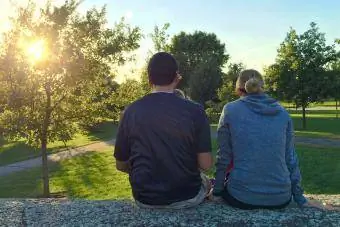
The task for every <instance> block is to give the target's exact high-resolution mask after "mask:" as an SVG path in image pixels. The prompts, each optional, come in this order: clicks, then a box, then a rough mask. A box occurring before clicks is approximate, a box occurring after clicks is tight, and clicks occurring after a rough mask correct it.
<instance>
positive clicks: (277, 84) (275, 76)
mask: <svg viewBox="0 0 340 227" xmlns="http://www.w3.org/2000/svg"><path fill="white" fill-rule="evenodd" d="M335 59H336V52H335V47H334V45H327V44H326V39H325V35H324V34H323V33H321V32H320V31H319V29H318V27H317V25H316V24H315V23H311V25H310V28H309V29H308V30H307V31H305V32H304V33H302V34H301V35H298V34H297V33H296V31H295V30H294V29H291V30H290V31H289V32H288V34H287V36H286V38H285V40H284V41H283V43H282V44H281V45H280V48H279V49H278V54H277V58H276V63H275V64H274V65H272V66H270V67H268V68H267V69H266V70H265V72H266V77H267V83H268V84H269V86H271V88H270V90H271V91H272V92H274V93H275V94H276V96H281V97H282V98H284V99H285V100H292V101H294V102H295V103H296V105H297V106H298V107H302V109H303V122H304V124H303V127H304V128H305V127H306V117H305V109H306V108H307V106H308V105H309V104H310V103H313V102H318V101H321V100H322V99H323V98H324V93H323V90H324V89H325V79H324V76H325V73H324V72H325V67H326V66H327V64H329V63H331V62H332V61H334V60H335Z"/></svg>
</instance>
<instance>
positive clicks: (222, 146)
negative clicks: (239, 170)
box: [213, 107, 232, 196]
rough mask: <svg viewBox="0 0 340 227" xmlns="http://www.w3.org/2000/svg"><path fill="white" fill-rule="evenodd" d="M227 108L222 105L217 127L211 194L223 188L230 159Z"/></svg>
mask: <svg viewBox="0 0 340 227" xmlns="http://www.w3.org/2000/svg"><path fill="white" fill-rule="evenodd" d="M227 114H228V113H227V108H226V107H224V108H223V111H222V113H221V117H220V120H219V123H218V128H217V147H218V150H217V158H216V159H217V160H216V173H215V185H214V190H213V194H214V195H215V196H219V195H220V193H221V192H222V191H223V189H224V181H225V177H226V170H227V166H228V165H229V164H230V162H231V160H232V145H231V135H230V130H229V123H228V115H227Z"/></svg>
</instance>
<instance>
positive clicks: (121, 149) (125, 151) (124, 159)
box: [114, 111, 130, 173]
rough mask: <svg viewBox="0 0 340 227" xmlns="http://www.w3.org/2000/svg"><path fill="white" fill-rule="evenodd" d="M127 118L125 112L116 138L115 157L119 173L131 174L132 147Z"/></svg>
mask: <svg viewBox="0 0 340 227" xmlns="http://www.w3.org/2000/svg"><path fill="white" fill-rule="evenodd" d="M127 127H128V125H127V117H126V113H125V111H124V113H123V116H122V117H121V120H120V123H119V127H118V133H117V137H116V143H115V150H114V157H115V159H116V168H117V170H119V171H122V172H125V173H130V164H129V158H130V146H129V141H128V128H127Z"/></svg>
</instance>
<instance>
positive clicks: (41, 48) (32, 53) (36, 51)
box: [26, 39, 45, 63]
mask: <svg viewBox="0 0 340 227" xmlns="http://www.w3.org/2000/svg"><path fill="white" fill-rule="evenodd" d="M44 53H45V42H44V40H42V39H41V40H36V41H34V42H32V43H30V44H29V45H28V46H27V49H26V54H27V56H28V57H30V58H31V61H32V62H33V63H35V62H37V61H40V60H42V59H43V58H44Z"/></svg>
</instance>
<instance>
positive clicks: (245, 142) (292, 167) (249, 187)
mask: <svg viewBox="0 0 340 227" xmlns="http://www.w3.org/2000/svg"><path fill="white" fill-rule="evenodd" d="M263 85H264V82H263V78H262V76H261V75H260V73H259V72H257V71H256V70H245V71H243V72H242V73H241V74H240V76H239V78H238V80H237V83H236V92H237V93H238V94H239V95H240V96H241V98H240V99H238V100H237V101H235V102H231V103H228V104H227V105H226V106H225V107H224V109H223V112H222V114H221V117H220V121H219V126H218V131H217V141H218V154H217V163H216V176H215V185H214V189H213V198H214V199H218V197H220V198H223V199H224V200H225V201H226V202H227V203H228V204H229V205H231V206H233V207H237V208H240V209H259V208H265V209H266V208H267V209H279V208H284V207H286V206H287V205H288V204H289V203H290V201H291V198H292V197H293V199H294V201H295V202H296V203H297V204H298V205H300V206H318V205H317V204H316V203H315V204H314V203H312V202H309V201H308V200H307V199H306V198H305V197H304V195H303V190H302V188H301V175H300V170H299V165H298V158H297V155H296V152H295V148H294V130H293V122H292V120H291V118H290V116H289V114H288V113H287V111H286V110H285V109H284V108H283V107H282V106H281V105H280V104H279V103H278V102H277V101H276V100H274V99H272V98H270V97H269V96H268V95H266V94H265V93H263ZM231 160H233V163H234V167H233V168H232V170H231V173H230V175H229V176H228V179H227V180H226V181H225V178H226V168H227V166H228V165H229V164H230V162H231Z"/></svg>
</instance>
